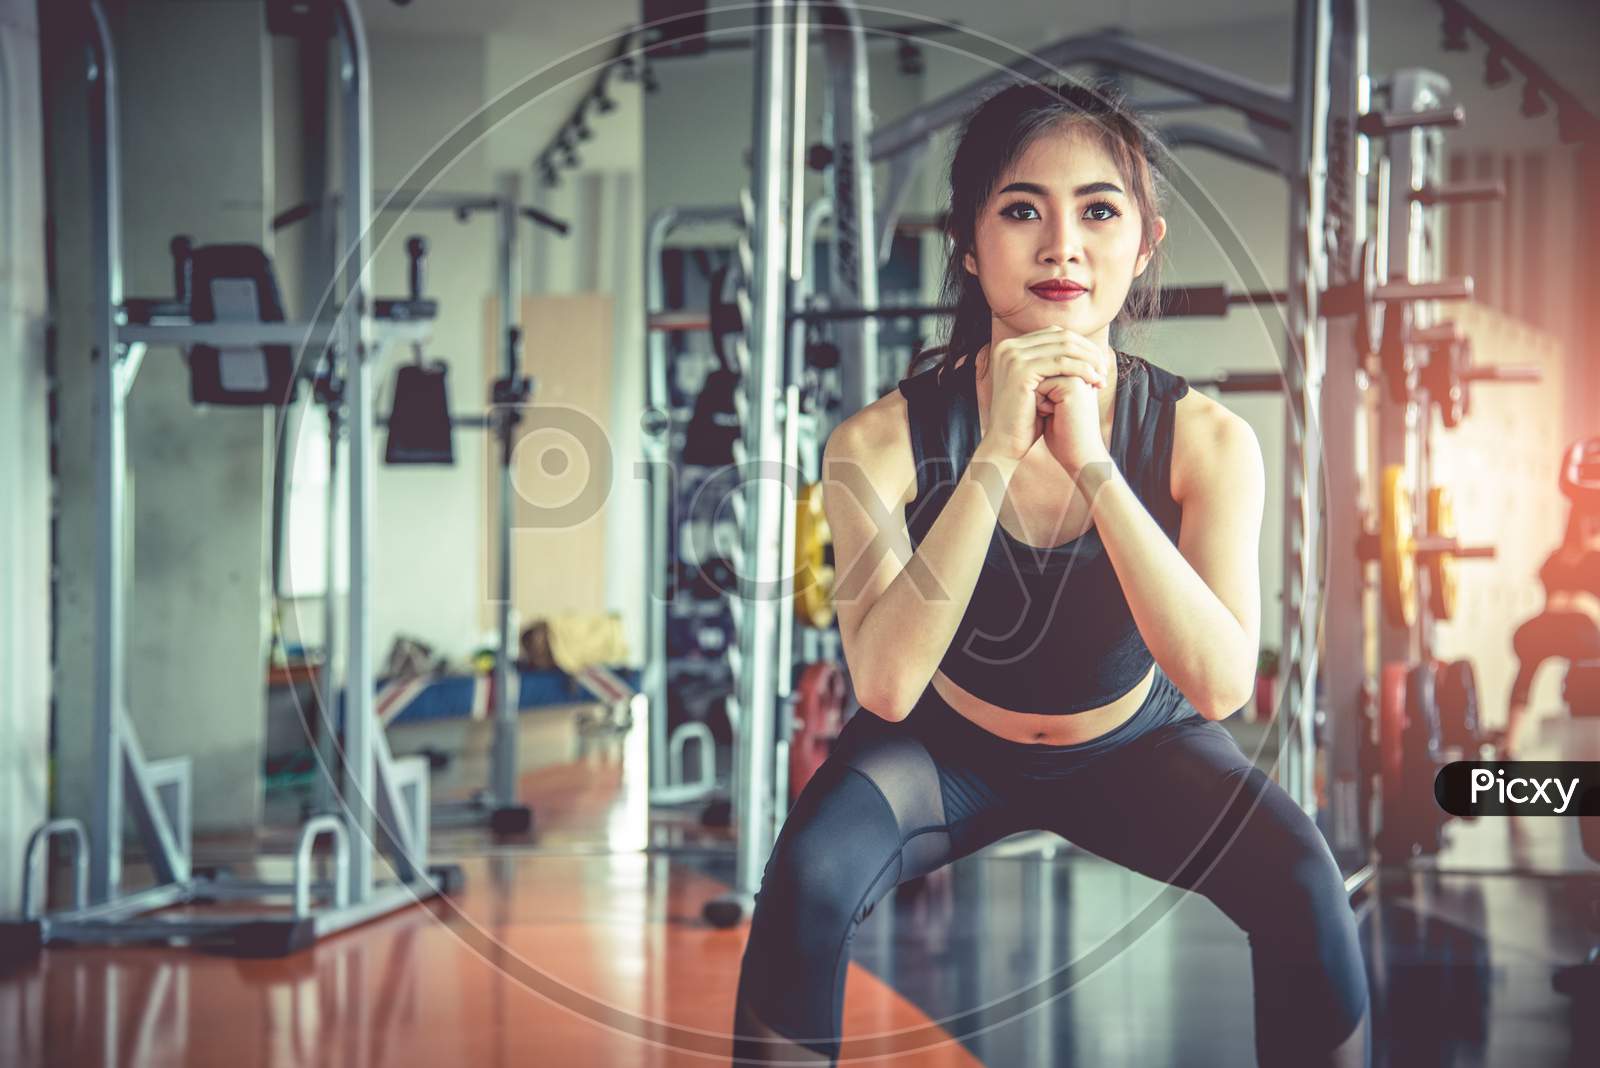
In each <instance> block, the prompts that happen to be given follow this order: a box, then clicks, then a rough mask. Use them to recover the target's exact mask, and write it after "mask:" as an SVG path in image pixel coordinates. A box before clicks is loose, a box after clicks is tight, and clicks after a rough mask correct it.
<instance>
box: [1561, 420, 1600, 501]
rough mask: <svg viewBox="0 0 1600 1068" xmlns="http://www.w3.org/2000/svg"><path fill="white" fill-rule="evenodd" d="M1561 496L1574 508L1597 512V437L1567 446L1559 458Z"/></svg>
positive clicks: (1599, 477)
mask: <svg viewBox="0 0 1600 1068" xmlns="http://www.w3.org/2000/svg"><path fill="white" fill-rule="evenodd" d="M1561 495H1562V496H1564V497H1566V499H1567V500H1569V501H1571V502H1572V506H1573V507H1574V508H1577V509H1580V510H1582V511H1585V512H1595V513H1600V438H1584V439H1583V440H1581V441H1575V442H1573V443H1572V444H1571V445H1569V446H1567V451H1566V455H1564V456H1563V457H1562V458H1561Z"/></svg>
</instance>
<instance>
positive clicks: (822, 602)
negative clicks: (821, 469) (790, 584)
mask: <svg viewBox="0 0 1600 1068" xmlns="http://www.w3.org/2000/svg"><path fill="white" fill-rule="evenodd" d="M833 579H834V573H833V534H832V532H831V531H830V530H829V529H828V517H827V516H826V515H825V514H824V513H823V511H822V486H821V484H820V483H816V482H812V483H808V484H807V485H804V486H802V487H800V495H799V500H797V501H796V502H795V550H794V587H795V588H794V611H795V617H796V618H797V619H799V620H800V622H802V623H804V624H806V625H807V626H810V627H827V626H832V624H833Z"/></svg>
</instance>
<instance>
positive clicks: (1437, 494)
mask: <svg viewBox="0 0 1600 1068" xmlns="http://www.w3.org/2000/svg"><path fill="white" fill-rule="evenodd" d="M1428 533H1429V534H1433V535H1435V536H1437V537H1441V538H1454V537H1455V536H1456V509H1455V504H1454V503H1453V502H1452V501H1451V499H1450V490H1449V488H1448V487H1445V486H1435V487H1434V488H1433V489H1431V490H1429V491H1428ZM1425 566H1426V567H1427V569H1428V610H1429V611H1430V612H1432V613H1433V617H1434V618H1435V619H1454V618H1455V614H1456V598H1457V596H1458V594H1459V587H1458V585H1457V580H1456V556H1455V553H1430V554H1429V555H1428V559H1427V563H1426V565H1425Z"/></svg>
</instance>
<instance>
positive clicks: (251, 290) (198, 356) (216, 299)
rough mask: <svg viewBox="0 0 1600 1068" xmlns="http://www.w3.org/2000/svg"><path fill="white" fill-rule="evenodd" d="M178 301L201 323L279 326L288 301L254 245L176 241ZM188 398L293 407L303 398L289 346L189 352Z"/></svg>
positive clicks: (201, 348) (200, 401) (268, 263)
mask: <svg viewBox="0 0 1600 1068" xmlns="http://www.w3.org/2000/svg"><path fill="white" fill-rule="evenodd" d="M172 254H173V259H174V260H175V265H174V274H175V277H176V279H177V287H176V288H177V298H178V301H179V302H180V303H187V304H188V309H187V311H188V317H189V319H190V321H191V322H195V323H218V322H222V323H234V322H243V323H281V322H283V301H282V299H281V298H280V297H279V295H278V283H277V280H276V279H275V278H274V277H273V274H272V261H271V260H269V259H268V258H267V255H266V253H264V252H262V251H261V250H260V249H259V248H257V247H255V246H254V245H204V246H201V247H200V248H195V247H194V246H193V244H192V243H191V242H190V240H189V238H187V237H177V238H174V239H173V241H172ZM188 356H189V398H190V399H191V400H192V401H194V402H195V403H196V404H224V405H234V406H260V405H272V404H278V405H282V404H291V403H293V402H294V399H295V397H296V395H297V394H298V393H299V380H298V379H297V377H296V376H295V373H294V360H293V358H292V357H291V356H290V354H289V346H288V345H262V346H260V347H259V348H253V349H248V348H227V349H219V348H216V347H215V346H212V345H194V346H192V347H191V348H190V349H189V353H188Z"/></svg>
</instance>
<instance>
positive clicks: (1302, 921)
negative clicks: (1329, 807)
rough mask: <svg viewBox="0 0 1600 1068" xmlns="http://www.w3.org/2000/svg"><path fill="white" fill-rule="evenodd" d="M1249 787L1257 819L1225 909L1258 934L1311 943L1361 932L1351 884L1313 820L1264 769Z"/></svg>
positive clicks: (1222, 895)
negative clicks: (1329, 933) (1326, 933)
mask: <svg viewBox="0 0 1600 1068" xmlns="http://www.w3.org/2000/svg"><path fill="white" fill-rule="evenodd" d="M1247 779H1248V780H1249V782H1248V785H1249V786H1250V787H1253V789H1248V788H1247V790H1246V793H1252V794H1253V795H1254V797H1253V801H1254V804H1253V806H1252V807H1253V811H1252V812H1251V814H1250V815H1249V816H1248V817H1247V818H1246V821H1245V823H1246V826H1245V827H1244V829H1243V833H1241V834H1240V835H1239V836H1238V838H1237V839H1236V840H1235V841H1234V843H1233V848H1232V850H1231V853H1232V859H1233V862H1234V863H1232V864H1230V865H1228V867H1229V868H1230V869H1231V870H1230V872H1229V873H1228V874H1227V876H1225V877H1224V878H1222V879H1220V880H1219V881H1218V884H1217V889H1216V893H1215V894H1214V895H1213V896H1214V899H1215V900H1216V901H1217V904H1218V905H1219V906H1221V907H1222V908H1223V910H1224V911H1225V912H1227V913H1228V915H1229V916H1230V917H1231V918H1232V919H1233V920H1234V921H1235V922H1236V923H1238V924H1239V925H1240V926H1241V927H1243V928H1245V929H1246V930H1248V931H1250V932H1251V933H1252V934H1264V935H1268V936H1270V937H1274V938H1290V939H1304V938H1306V937H1310V936H1312V935H1314V934H1315V933H1316V932H1318V931H1319V930H1331V929H1334V928H1337V929H1338V930H1340V931H1345V930H1347V929H1353V927H1354V917H1353V913H1352V912H1351V909H1350V899H1349V897H1348V896H1347V895H1346V893H1345V889H1344V877H1343V876H1342V875H1341V874H1340V872H1339V865H1338V863H1337V862H1336V861H1335V860H1334V858H1333V853H1332V852H1331V851H1330V850H1329V849H1328V845H1327V842H1326V841H1325V840H1324V838H1323V837H1322V832H1321V831H1319V830H1317V826H1316V824H1315V823H1313V822H1312V820H1311V817H1310V816H1308V815H1306V813H1305V812H1304V811H1303V810H1302V809H1301V808H1300V806H1299V805H1297V804H1295V802H1294V801H1293V799H1291V798H1290V797H1289V795H1288V794H1287V793H1285V792H1284V791H1283V789H1282V788H1281V787H1279V786H1277V785H1276V784H1275V783H1273V782H1271V780H1269V779H1267V778H1266V777H1265V776H1264V775H1262V773H1261V772H1260V771H1259V770H1258V769H1251V771H1250V772H1249V774H1248V776H1247Z"/></svg>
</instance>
